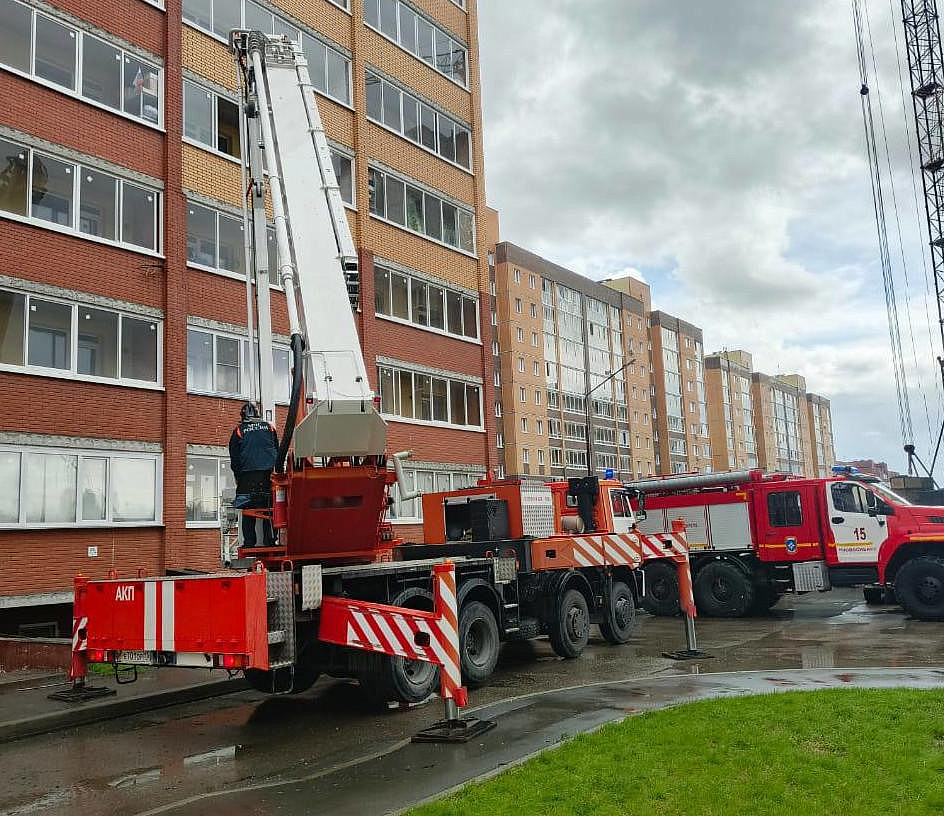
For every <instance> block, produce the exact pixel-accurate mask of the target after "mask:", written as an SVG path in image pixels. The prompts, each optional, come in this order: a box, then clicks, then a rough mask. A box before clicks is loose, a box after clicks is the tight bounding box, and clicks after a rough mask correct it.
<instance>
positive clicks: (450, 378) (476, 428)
mask: <svg viewBox="0 0 944 816" xmlns="http://www.w3.org/2000/svg"><path fill="white" fill-rule="evenodd" d="M381 370H387V371H390V372H400V375H401V376H402V375H403V374H409V375H410V376H411V377H412V375H414V374H418V375H419V376H421V377H433V378H435V379H439V380H446V381H447V382H448V383H449V386H448V390H447V392H446V412H447V413H448V414H449V416H450V421H447V422H442V421H438V420H434V419H416V418H415V417H404V416H400V415H399V414H390V413H384V412H383V409H382V407H381V416H382V417H383V418H384V419H386V420H388V421H389V422H400V423H403V424H406V425H421V426H426V427H430V428H449V429H451V430H454V431H469V432H472V433H485V417H484V410H485V409H484V407H483V404H482V402H483V399H484V397H485V388H484V387H483V384H482V383H481V382H471V381H469V380H468V379H467V378H464V377H462V375H458V374H449V373H446V372H442V373H434V372H432V371H424V370H422V369H411V368H407V367H405V366H402V365H392V364H390V363H377V393H378V394H380V395H381V400H382V399H383V395H382V392H381V382H382V379H381V376H380V372H381ZM452 383H459V384H461V385H463V386H465V387H468V386H471V387H473V388H477V389H478V391H479V400H478V402H479V422H478V425H471V424H469V425H456V424H454V423H453V422H452V421H451V417H452ZM412 387H413V389H414V392H413V393H414V400H413V402H414V404H416V402H417V400H416V399H415V394H416V391H415V388H416V383H415V381H413V386H412ZM399 398H400V395H399V392H395V393H394V402H396V401H398V400H399ZM382 405H383V403H382V402H381V406H382ZM466 417H468V401H466Z"/></svg>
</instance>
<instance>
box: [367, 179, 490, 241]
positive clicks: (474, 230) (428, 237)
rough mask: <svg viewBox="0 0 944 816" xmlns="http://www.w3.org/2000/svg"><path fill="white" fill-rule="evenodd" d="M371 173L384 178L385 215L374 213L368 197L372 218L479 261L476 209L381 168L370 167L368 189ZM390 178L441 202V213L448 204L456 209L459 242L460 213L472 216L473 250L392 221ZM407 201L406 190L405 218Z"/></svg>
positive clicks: (368, 206) (368, 207)
mask: <svg viewBox="0 0 944 816" xmlns="http://www.w3.org/2000/svg"><path fill="white" fill-rule="evenodd" d="M371 171H373V172H374V173H379V174H380V175H381V176H383V177H384V214H383V215H379V214H378V213H376V212H374V208H373V207H372V206H371V202H370V198H369V195H368V202H367V209H368V212H369V213H370V217H371V218H376V219H377V220H378V221H383V223H385V224H389V225H390V226H391V227H395V228H396V229H399V230H403V231H404V232H408V233H410V235H416V236H418V237H420V238H423V239H424V240H426V241H431V242H432V243H434V244H438V245H439V246H443V247H446V249H450V250H452V251H453V252H458V253H459V254H460V255H465V256H466V257H467V258H476V259H478V254H477V249H478V235H477V230H478V227H477V219H476V217H475V210H474V209H470V208H469V206H468V205H467V204H457V203H455V200H451V199H449V198H446V197H445V196H444V195H443V194H442V193H438V192H435V191H433V190H430V188H428V187H426V186H425V185H423V184H421V183H419V182H417V181H415V180H413V179H411V178H409V177H407V176H403V175H400V174H398V173H391V172H390V171H389V170H383V169H381V168H379V167H374V166H369V167H368V171H367V172H368V188H369V186H370V182H369V179H370V172H371ZM388 176H389V177H391V178H393V179H396V180H397V181H399V182H400V183H401V184H403V185H409V186H411V187H413V188H415V189H417V190H420V191H421V192H422V193H423V194H424V196H426V195H428V196H431V197H433V198H438V199H439V201H440V212H441V211H442V210H441V208H442V204H448V205H449V206H450V207H454V208H455V209H456V211H457V215H456V239H457V240H458V237H459V235H460V229H459V217H458V213H461V212H465V213H466V214H468V215H471V216H472V250H471V251H469V250H467V249H463V248H462V247H461V246H460V245H459V244H457V245H456V246H453V245H452V244H449V243H447V242H446V241H444V240H442V239H440V238H435V237H433V236H432V235H427V234H426V233H425V232H419V231H418V230H415V229H412V228H411V227H408V226H407V225H406V224H405V223H403V224H398V223H397V222H396V221H391V220H390V219H389V218H387V200H388V198H387V182H386V179H387V177H388ZM405 201H406V191H405V188H404V216H405V213H406V203H405ZM424 201H425V199H424ZM424 206H425V205H424ZM424 220H425V215H424ZM404 221H406V218H405V217H404Z"/></svg>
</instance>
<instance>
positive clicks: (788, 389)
mask: <svg viewBox="0 0 944 816" xmlns="http://www.w3.org/2000/svg"><path fill="white" fill-rule="evenodd" d="M751 379H752V382H751V390H752V394H753V397H754V411H755V431H756V435H757V459H758V464H759V465H760V467H761V468H763V469H764V470H767V471H770V472H774V471H777V472H781V473H794V474H798V475H813V474H814V473H815V472H816V471H815V470H814V468H813V458H812V457H813V454H812V451H811V450H810V448H811V447H812V445H811V442H810V421H809V413H808V408H807V402H806V380H805V379H804V378H803V377H801V376H800V375H799V374H785V375H780V376H776V377H771V376H769V375H767V374H762V373H760V372H754V374H753V375H752V378H751ZM830 438H832V434H831V433H830Z"/></svg>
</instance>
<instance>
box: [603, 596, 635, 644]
mask: <svg viewBox="0 0 944 816" xmlns="http://www.w3.org/2000/svg"><path fill="white" fill-rule="evenodd" d="M635 626H636V601H635V599H634V598H633V591H632V590H631V589H630V588H629V587H628V586H626V584H624V583H623V582H622V581H614V582H613V587H612V588H611V590H610V598H609V604H607V609H606V614H605V615H604V616H603V620H602V621H600V634H601V635H603V637H604V638H605V639H606V640H607V641H608V642H610V643H613V644H615V645H617V646H619V645H621V644H623V643H628V642H629V638H630V636H631V635H632V634H633V629H634V628H635Z"/></svg>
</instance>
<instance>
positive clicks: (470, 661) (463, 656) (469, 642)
mask: <svg viewBox="0 0 944 816" xmlns="http://www.w3.org/2000/svg"><path fill="white" fill-rule="evenodd" d="M500 649H501V638H500V637H499V634H498V623H497V622H496V621H495V615H494V614H492V610H491V609H489V608H488V607H487V606H486V605H485V604H483V603H482V602H481V601H470V602H469V603H467V604H465V605H464V606H463V607H462V612H460V613H459V659H460V663H461V668H462V679H463V680H464V681H465V683H466V685H467V686H469V687H470V688H476V687H478V686H481V685H482V684H483V683H485V682H486V681H487V680H488V678H489V677H491V675H492V672H494V671H495V666H496V665H497V663H498V652H499V650H500Z"/></svg>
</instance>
